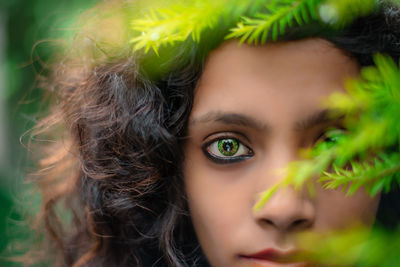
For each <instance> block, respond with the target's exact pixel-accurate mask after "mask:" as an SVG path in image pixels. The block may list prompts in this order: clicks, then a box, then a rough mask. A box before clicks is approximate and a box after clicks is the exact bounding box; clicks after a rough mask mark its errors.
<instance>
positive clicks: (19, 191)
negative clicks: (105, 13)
mask: <svg viewBox="0 0 400 267" xmlns="http://www.w3.org/2000/svg"><path fill="white" fill-rule="evenodd" d="M96 2H97V0H0V252H1V254H0V255H2V256H1V258H0V266H20V265H19V264H11V263H10V262H8V261H6V260H5V258H6V257H7V256H9V255H10V253H14V252H15V251H17V249H16V248H15V244H14V243H13V242H11V241H12V240H16V239H18V240H24V238H25V235H26V237H27V236H28V232H24V231H21V230H20V229H25V230H26V231H28V227H23V225H24V220H23V217H24V216H25V215H24V214H25V213H26V212H27V211H30V212H34V210H35V207H37V206H38V205H39V203H40V197H39V196H37V197H32V196H28V194H25V192H26V191H28V190H29V189H30V188H31V185H29V184H28V183H26V182H24V180H25V179H26V177H27V174H28V173H29V172H31V171H32V170H33V167H32V163H31V160H30V159H29V158H28V157H27V155H28V151H27V150H26V148H25V147H24V144H26V143H27V141H28V137H23V134H24V133H25V132H27V131H28V130H29V129H30V128H31V127H32V126H33V125H34V124H35V122H36V121H37V119H38V118H39V117H40V115H38V114H40V113H43V110H44V109H45V105H43V101H42V95H43V90H42V89H41V88H39V87H38V82H37V80H38V77H39V74H41V73H43V72H45V68H44V66H45V64H46V62H50V61H51V53H52V51H53V50H54V49H53V48H54V47H55V46H56V43H57V40H59V39H60V38H62V39H65V38H70V36H71V35H72V30H71V25H72V23H73V21H74V19H75V18H76V16H78V15H79V14H80V13H82V12H83V11H84V10H85V9H87V8H89V7H90V6H92V5H94V4H95V3H96ZM26 136H28V135H26ZM18 226H19V227H18ZM21 226H22V227H21ZM26 240H29V239H28V238H26ZM26 242H29V241H26Z"/></svg>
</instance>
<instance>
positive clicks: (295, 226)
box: [289, 219, 312, 230]
mask: <svg viewBox="0 0 400 267" xmlns="http://www.w3.org/2000/svg"><path fill="white" fill-rule="evenodd" d="M311 224H312V223H311V221H310V220H307V219H298V220H295V221H293V222H292V224H291V225H290V226H289V227H290V228H291V229H292V230H303V229H305V228H308V227H310V226H311Z"/></svg>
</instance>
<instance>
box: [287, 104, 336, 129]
mask: <svg viewBox="0 0 400 267" xmlns="http://www.w3.org/2000/svg"><path fill="white" fill-rule="evenodd" d="M331 114H332V110H328V109H324V110H320V111H318V112H316V113H313V114H311V115H310V116H308V117H306V118H305V119H302V120H301V121H298V122H296V124H295V125H294V130H296V131H301V130H306V129H309V128H312V127H313V126H316V125H319V124H324V123H328V122H332V121H336V120H335V119H334V118H333V117H332V116H331Z"/></svg>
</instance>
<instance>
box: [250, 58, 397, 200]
mask: <svg viewBox="0 0 400 267" xmlns="http://www.w3.org/2000/svg"><path fill="white" fill-rule="evenodd" d="M374 59H375V64H376V65H375V66H374V67H366V68H364V69H362V70H361V76H360V77H359V78H358V79H357V80H352V81H350V82H349V83H348V84H347V93H335V94H333V95H332V96H330V98H329V99H327V101H326V103H325V105H326V107H327V108H328V109H330V110H332V116H337V117H342V116H344V119H343V120H344V127H345V128H346V129H347V130H346V131H343V130H332V131H330V132H328V133H327V135H328V136H329V135H331V136H330V137H331V138H330V141H326V142H322V143H320V144H317V145H316V146H315V147H314V148H312V150H310V151H308V152H307V155H308V157H309V158H308V159H304V160H302V161H297V162H292V163H291V164H289V166H288V167H287V169H286V171H287V174H288V175H287V177H286V179H285V180H284V181H283V182H281V183H280V185H284V186H285V185H286V186H287V185H294V186H295V187H296V188H297V187H299V186H301V185H302V184H304V183H305V182H306V181H309V180H310V179H311V178H313V177H315V176H320V182H321V183H323V186H324V187H325V188H327V189H332V188H338V187H339V186H343V190H345V191H346V192H347V194H349V195H351V194H353V193H354V192H355V191H356V190H357V189H358V188H359V187H361V186H363V187H365V189H366V190H367V192H369V193H370V195H371V196H373V195H375V194H376V193H378V192H380V191H381V190H383V189H384V190H385V191H389V189H390V186H391V184H392V182H394V181H395V182H397V183H400V174H399V172H400V153H399V145H400V142H399V141H400V124H399V123H398V122H399V121H400V70H399V66H397V64H396V63H395V62H393V60H392V59H391V58H390V57H386V56H383V55H380V54H378V55H376V56H375V58H374ZM332 137H333V138H332ZM330 166H331V169H332V170H330V171H327V170H328V168H329V167H330ZM275 191H276V188H275V187H271V188H270V189H268V190H267V191H266V192H264V193H263V195H262V197H261V199H260V201H259V203H257V205H256V206H255V208H260V207H261V206H262V204H263V203H265V202H266V201H267V200H268V198H269V197H271V195H272V194H271V192H275Z"/></svg>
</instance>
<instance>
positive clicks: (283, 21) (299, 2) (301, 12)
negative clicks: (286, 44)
mask: <svg viewBox="0 0 400 267" xmlns="http://www.w3.org/2000/svg"><path fill="white" fill-rule="evenodd" d="M320 2H322V0H285V1H272V2H271V3H268V4H267V6H266V8H267V12H266V13H262V14H258V15H256V16H255V18H248V17H244V18H243V19H242V21H241V22H240V23H238V25H237V26H236V28H233V29H231V33H230V34H228V35H227V36H226V39H231V38H237V39H240V42H242V43H243V42H247V43H249V44H252V43H254V44H258V43H259V42H260V43H261V44H264V43H265V42H266V40H267V39H268V37H271V39H272V40H277V39H278V36H279V35H283V34H285V31H286V28H287V27H292V26H293V24H294V23H296V24H297V25H299V26H301V25H303V24H306V23H309V22H310V21H312V20H317V19H318V15H317V8H318V5H319V3H320Z"/></svg>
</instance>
